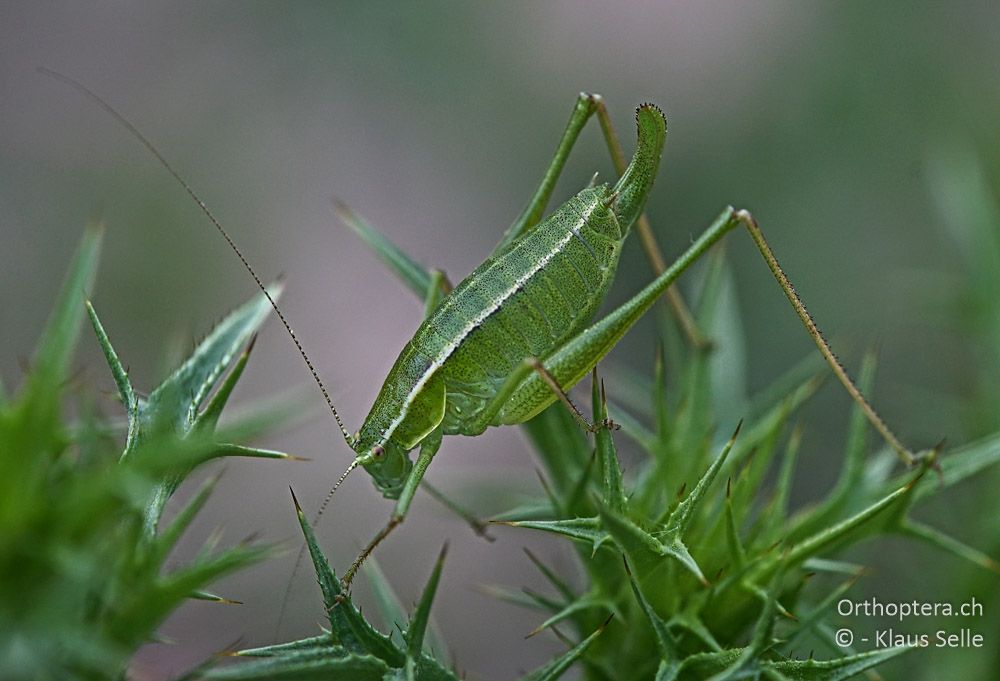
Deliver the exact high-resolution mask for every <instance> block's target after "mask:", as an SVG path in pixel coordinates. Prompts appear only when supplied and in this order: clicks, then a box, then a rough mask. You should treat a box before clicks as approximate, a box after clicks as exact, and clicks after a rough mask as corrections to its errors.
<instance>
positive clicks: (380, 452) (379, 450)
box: [372, 445, 385, 459]
mask: <svg viewBox="0 0 1000 681" xmlns="http://www.w3.org/2000/svg"><path fill="white" fill-rule="evenodd" d="M372 456H374V457H375V458H376V459H381V458H382V457H383V456H385V448H384V447H383V446H382V445H375V446H374V447H372Z"/></svg>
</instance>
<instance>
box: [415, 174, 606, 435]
mask: <svg viewBox="0 0 1000 681" xmlns="http://www.w3.org/2000/svg"><path fill="white" fill-rule="evenodd" d="M606 202H607V189H606V188H604V187H599V188H595V189H589V190H585V191H584V192H581V193H580V194H578V195H577V196H576V197H574V198H573V199H572V200H570V202H569V203H568V204H566V205H565V206H564V207H563V208H561V209H560V210H559V211H558V212H556V213H555V214H553V215H552V216H551V217H550V218H549V219H548V220H546V221H544V222H543V223H541V224H540V225H539V226H538V227H537V228H536V229H534V230H532V231H531V232H529V233H528V234H526V235H525V236H524V237H522V238H521V239H520V240H518V241H517V242H515V243H514V244H512V245H511V247H510V248H509V249H507V250H506V251H505V252H503V253H502V254H500V255H498V256H497V257H496V258H494V259H492V260H490V261H487V262H486V263H484V264H483V266H481V267H480V268H478V269H477V270H476V271H475V272H473V273H472V274H471V275H469V277H467V278H466V279H465V281H463V282H462V283H461V284H460V285H459V286H458V287H457V288H456V289H455V291H454V293H453V294H452V296H450V297H449V298H448V299H446V300H445V301H444V302H443V303H442V305H441V306H440V308H439V309H438V310H437V311H436V312H435V313H434V314H433V315H432V316H431V317H430V318H429V319H428V320H427V328H428V329H429V330H431V331H433V332H434V333H435V335H438V336H439V337H440V338H441V339H442V340H444V338H445V337H444V333H445V330H446V329H448V328H449V326H450V323H449V322H450V321H451V320H452V319H454V320H455V321H456V322H457V321H458V320H461V329H460V331H459V336H456V337H454V338H459V337H460V338H461V341H460V342H459V343H457V344H455V349H454V351H453V353H452V354H451V356H450V358H449V361H448V363H447V364H446V365H445V366H444V367H443V368H442V370H441V371H442V375H443V378H444V381H445V386H446V392H447V402H446V405H445V416H444V422H443V424H442V425H443V427H444V432H445V433H448V434H454V433H458V434H464V435H476V434H478V433H479V432H481V431H482V430H483V428H484V427H485V426H484V425H483V424H482V423H479V421H481V419H476V418H475V417H476V416H477V415H478V414H479V413H480V412H481V411H482V410H483V409H484V408H485V407H486V405H487V404H488V403H489V402H490V400H491V398H492V397H493V396H494V395H495V394H496V392H497V391H498V390H499V388H500V386H501V385H502V384H503V382H504V380H505V379H506V378H507V377H508V376H509V375H510V374H511V373H512V372H514V371H515V370H516V369H517V368H518V367H520V366H521V364H522V363H523V361H524V359H525V358H528V357H536V358H539V359H544V358H545V357H546V356H548V355H549V354H550V353H551V352H552V351H553V350H554V349H555V348H557V347H559V346H560V345H562V343H564V342H565V341H566V340H568V339H569V338H570V337H572V336H573V335H574V334H576V333H577V332H578V331H579V330H581V329H582V328H584V327H585V326H586V324H587V323H588V322H589V321H590V320H591V319H592V318H593V316H594V314H595V313H596V311H597V308H598V307H599V306H600V304H601V302H602V301H603V300H604V297H605V294H606V293H607V291H608V288H609V287H610V285H611V282H612V280H613V279H614V274H615V269H616V268H617V265H618V256H619V253H620V248H621V233H620V230H619V226H618V223H617V220H616V219H615V217H614V216H613V214H612V213H611V211H610V210H609V209H608V208H607V206H606V205H605V204H606ZM446 320H448V321H446ZM451 342H452V343H453V344H454V339H453V340H452V341H451Z"/></svg>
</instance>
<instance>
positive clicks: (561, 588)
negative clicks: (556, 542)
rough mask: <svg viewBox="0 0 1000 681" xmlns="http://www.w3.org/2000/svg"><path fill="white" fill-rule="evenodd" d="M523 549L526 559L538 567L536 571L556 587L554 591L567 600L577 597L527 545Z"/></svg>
mask: <svg viewBox="0 0 1000 681" xmlns="http://www.w3.org/2000/svg"><path fill="white" fill-rule="evenodd" d="M523 551H524V553H525V554H526V555H527V556H528V560H530V561H531V562H532V563H533V564H534V566H535V567H536V568H538V571H539V572H541V573H542V575H543V576H544V577H545V579H547V580H548V581H549V583H550V584H552V586H554V587H555V588H556V591H558V592H559V594H560V595H561V596H562V597H563V598H565V599H566V600H567V601H572V600H575V599H576V598H577V596H576V594H575V593H573V589H572V588H570V586H569V584H567V583H566V581H565V580H564V579H562V578H561V577H559V575H557V574H556V573H555V571H554V570H552V568H550V567H549V566H547V565H546V564H545V563H543V562H542V560H541V559H540V558H539V557H538V556H536V555H535V554H534V553H532V552H531V550H530V549H528V548H527V547H525V548H524V549H523Z"/></svg>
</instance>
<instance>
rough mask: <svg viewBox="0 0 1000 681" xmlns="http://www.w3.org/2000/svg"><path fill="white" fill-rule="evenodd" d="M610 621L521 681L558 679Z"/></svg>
mask: <svg viewBox="0 0 1000 681" xmlns="http://www.w3.org/2000/svg"><path fill="white" fill-rule="evenodd" d="M610 621H611V618H610V617H609V618H608V619H607V620H606V621H605V622H604V624H602V625H601V626H600V628H598V629H597V630H596V631H595V632H594V633H592V634H591V635H590V636H588V637H587V638H585V639H583V640H582V641H580V642H579V643H578V644H576V645H575V646H573V647H572V648H570V649H569V650H567V651H566V652H565V653H563V654H562V655H560V656H559V657H557V658H555V659H553V660H550V661H549V662H548V663H547V664H544V665H542V666H541V667H539V668H538V669H536V670H535V671H533V672H531V673H530V674H528V675H526V676H524V677H522V678H521V681H555V680H556V679H558V678H559V677H560V676H562V675H563V673H564V672H565V671H566V670H567V669H569V668H570V666H571V665H572V664H573V663H574V662H576V661H577V660H578V659H579V658H580V656H581V655H583V653H584V652H586V650H587V648H588V647H590V644H591V643H593V642H594V639H596V638H597V637H598V636H600V635H601V633H602V632H603V631H604V629H605V628H606V627H607V626H608V622H610Z"/></svg>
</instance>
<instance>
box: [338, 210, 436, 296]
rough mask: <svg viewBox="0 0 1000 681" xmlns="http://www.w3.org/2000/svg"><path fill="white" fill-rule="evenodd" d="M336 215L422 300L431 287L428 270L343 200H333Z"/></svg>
mask: <svg viewBox="0 0 1000 681" xmlns="http://www.w3.org/2000/svg"><path fill="white" fill-rule="evenodd" d="M334 206H335V207H336V209H337V215H338V216H339V217H340V219H341V220H343V222H344V224H345V225H347V226H348V227H350V228H351V230H353V231H354V233H355V234H357V235H358V237H360V238H361V240H362V241H363V242H364V243H365V245H367V246H368V248H370V249H371V250H372V252H373V253H375V255H377V256H378V257H379V259H381V260H382V262H383V263H385V264H386V266H387V267H388V268H389V270H390V271H392V273H393V274H395V275H396V277H397V278H399V280H400V281H402V282H403V283H404V284H405V285H406V287H407V288H408V289H410V291H412V292H413V293H414V295H416V296H417V297H418V298H419V299H420V300H424V298H425V297H426V296H427V291H428V289H429V288H430V286H431V278H432V277H431V273H430V271H429V270H428V269H427V268H426V267H424V266H423V265H421V264H420V263H418V262H417V261H416V260H414V259H413V258H411V257H410V256H409V255H408V254H407V253H406V252H404V251H403V250H402V249H401V248H400V247H399V246H397V245H396V244H394V243H392V242H391V241H389V239H387V238H386V237H385V235H383V234H382V233H381V232H379V231H378V230H376V229H375V228H374V227H372V226H371V225H370V224H368V222H367V221H365V220H364V218H362V217H360V216H359V215H358V214H357V213H355V212H354V211H353V210H351V209H350V207H348V205H347V204H346V203H343V202H342V201H336V200H335V201H334Z"/></svg>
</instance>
